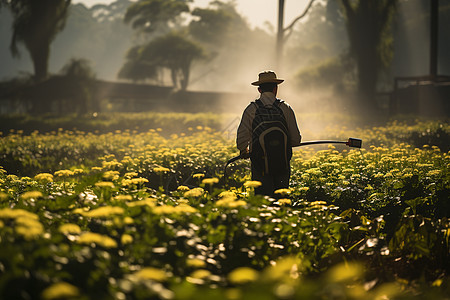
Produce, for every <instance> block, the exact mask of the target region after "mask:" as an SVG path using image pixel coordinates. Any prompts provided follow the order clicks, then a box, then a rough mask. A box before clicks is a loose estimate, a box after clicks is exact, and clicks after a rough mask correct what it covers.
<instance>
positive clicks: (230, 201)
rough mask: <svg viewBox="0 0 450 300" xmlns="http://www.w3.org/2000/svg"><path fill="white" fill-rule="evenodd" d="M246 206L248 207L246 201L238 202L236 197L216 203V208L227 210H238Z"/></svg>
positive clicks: (226, 198)
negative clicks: (237, 208)
mask: <svg viewBox="0 0 450 300" xmlns="http://www.w3.org/2000/svg"><path fill="white" fill-rule="evenodd" d="M245 205H247V202H245V201H244V200H236V198H234V197H223V198H222V199H220V200H218V201H217V202H216V206H219V207H227V208H236V207H239V206H245Z"/></svg>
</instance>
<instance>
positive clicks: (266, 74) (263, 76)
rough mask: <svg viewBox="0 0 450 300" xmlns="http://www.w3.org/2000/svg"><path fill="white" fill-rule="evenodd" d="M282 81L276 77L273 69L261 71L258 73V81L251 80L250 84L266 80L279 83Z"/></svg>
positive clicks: (266, 81)
mask: <svg viewBox="0 0 450 300" xmlns="http://www.w3.org/2000/svg"><path fill="white" fill-rule="evenodd" d="M283 81H284V79H278V78H277V74H275V72H274V71H263V72H261V73H259V74H258V81H255V82H252V85H261V84H263V83H268V82H272V83H276V84H280V83H282V82H283Z"/></svg>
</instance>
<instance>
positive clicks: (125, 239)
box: [120, 233, 133, 245]
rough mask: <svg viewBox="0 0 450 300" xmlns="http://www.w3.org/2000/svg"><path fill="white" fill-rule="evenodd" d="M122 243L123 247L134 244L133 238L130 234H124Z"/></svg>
mask: <svg viewBox="0 0 450 300" xmlns="http://www.w3.org/2000/svg"><path fill="white" fill-rule="evenodd" d="M120 242H121V243H122V244H123V245H126V244H131V243H132V242H133V237H132V236H131V235H129V234H126V233H124V234H122V237H121V238H120Z"/></svg>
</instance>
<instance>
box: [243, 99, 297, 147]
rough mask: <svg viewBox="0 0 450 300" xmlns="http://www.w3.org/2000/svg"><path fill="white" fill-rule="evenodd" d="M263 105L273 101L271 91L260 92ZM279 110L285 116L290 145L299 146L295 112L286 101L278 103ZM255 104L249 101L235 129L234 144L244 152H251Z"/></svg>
mask: <svg viewBox="0 0 450 300" xmlns="http://www.w3.org/2000/svg"><path fill="white" fill-rule="evenodd" d="M259 99H260V100H261V102H262V103H263V104H264V105H271V104H273V103H274V102H275V100H276V98H275V95H274V94H273V93H272V92H265V93H263V94H261V97H260V98H259ZM280 108H281V110H282V111H283V113H284V117H285V118H286V123H287V126H288V131H289V136H290V139H291V146H292V147H295V146H299V145H300V142H301V140H302V136H301V135H300V131H299V129H298V126H297V121H296V119H295V114H294V111H293V110H292V108H291V107H290V106H289V104H287V103H286V102H284V101H283V102H282V103H281V105H280ZM255 112H256V105H254V104H253V102H252V103H250V104H249V105H248V106H247V108H246V109H245V110H244V113H243V114H242V118H241V123H240V124H239V127H238V130H237V138H236V146H237V148H238V149H239V151H241V152H244V151H246V149H249V151H250V152H251V149H250V147H251V141H252V122H253V119H254V118H255Z"/></svg>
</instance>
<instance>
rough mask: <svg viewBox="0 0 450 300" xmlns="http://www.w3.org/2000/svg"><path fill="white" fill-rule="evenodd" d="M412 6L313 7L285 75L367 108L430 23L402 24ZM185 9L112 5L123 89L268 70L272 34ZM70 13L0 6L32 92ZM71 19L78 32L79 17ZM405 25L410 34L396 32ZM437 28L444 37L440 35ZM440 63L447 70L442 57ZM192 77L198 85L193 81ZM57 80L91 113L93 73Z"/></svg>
mask: <svg viewBox="0 0 450 300" xmlns="http://www.w3.org/2000/svg"><path fill="white" fill-rule="evenodd" d="M414 1H416V0H404V1H400V0H355V1H350V0H327V1H324V2H321V1H316V2H315V3H314V5H312V6H311V9H310V10H309V11H308V18H307V20H306V21H305V22H303V23H299V24H297V25H296V26H295V27H292V28H291V27H289V29H290V30H291V33H290V34H291V36H290V39H289V42H288V43H287V47H285V51H284V53H283V55H284V58H285V59H284V61H283V62H284V65H285V68H286V69H287V70H289V71H290V72H292V71H293V70H294V69H296V70H302V71H300V72H298V71H297V73H298V75H297V79H298V85H299V86H302V85H303V86H305V85H306V84H309V83H311V84H317V83H319V84H320V82H323V84H324V85H334V86H336V87H338V88H340V89H353V86H355V88H354V90H355V91H357V92H358V94H359V96H360V97H359V99H362V101H364V102H366V103H368V104H370V105H369V106H371V108H373V107H374V103H375V102H374V94H375V93H376V91H377V89H378V88H379V86H380V82H381V79H382V77H383V76H385V75H384V74H386V73H387V72H388V71H389V69H390V68H392V59H393V57H395V52H394V48H395V47H397V49H401V51H405V52H406V50H405V45H404V44H405V42H404V40H403V36H404V34H402V33H401V32H402V31H401V30H406V29H404V28H406V27H407V26H409V27H408V28H414V26H412V25H411V24H413V23H414V22H415V21H416V20H417V19H419V18H422V17H421V16H424V17H427V14H428V13H427V8H428V7H427V6H426V5H425V6H424V5H423V4H421V5H419V8H420V11H419V12H415V14H414V16H413V15H411V19H409V20H404V19H402V18H400V16H399V14H398V12H397V11H396V9H397V8H398V6H399V5H404V6H408V5H409V4H410V3H413V2H414ZM191 2H192V1H189V0H139V1H136V2H129V1H127V0H119V1H117V2H116V6H119V4H120V5H122V7H124V6H125V7H126V9H124V15H123V17H121V18H123V19H122V21H123V23H124V24H126V25H127V26H129V27H130V28H131V29H132V30H133V31H134V33H135V36H134V38H133V40H134V44H133V45H132V46H131V47H130V48H129V49H128V51H127V53H126V54H125V55H124V58H125V62H124V63H123V65H122V66H121V68H120V70H119V71H118V77H119V78H120V79H125V80H131V81H133V82H153V83H157V84H163V82H164V81H165V79H167V78H169V79H170V81H171V82H172V85H173V87H174V88H176V89H180V90H186V89H187V88H188V86H189V85H190V84H192V83H194V82H196V81H198V80H203V81H205V83H208V82H209V83H211V82H214V81H213V79H215V80H216V81H217V80H218V79H219V78H220V77H225V78H232V77H233V76H232V74H234V73H236V72H248V73H250V74H253V75H252V76H254V73H255V72H254V70H250V71H248V70H245V68H242V65H243V63H244V62H251V63H252V64H253V66H265V65H270V63H268V62H270V60H271V59H272V58H273V57H274V51H275V37H274V32H273V31H272V32H270V30H271V29H270V28H269V27H268V28H267V29H266V30H265V31H264V30H261V29H259V28H255V29H251V28H250V26H249V24H248V22H247V21H246V20H245V19H244V18H243V17H242V16H241V15H240V14H239V13H238V12H237V11H236V7H235V4H234V3H233V1H227V2H225V1H211V3H210V5H209V6H208V7H206V8H192V7H191V6H190V3H191ZM416 2H417V1H416ZM411 6H413V5H411ZM71 7H73V5H71V1H70V0H40V1H33V0H0V10H4V9H5V8H7V9H8V10H9V11H10V12H11V13H12V16H13V23H12V37H11V41H10V50H11V53H12V54H13V55H14V56H19V55H20V54H21V51H20V47H19V45H23V46H24V47H25V49H26V50H27V52H28V53H29V54H30V57H31V60H32V62H33V68H34V81H35V82H40V81H43V80H45V79H46V78H47V77H48V64H49V57H50V46H51V44H52V42H53V41H54V40H55V38H56V36H57V35H58V34H59V33H60V32H62V31H63V30H64V28H65V25H66V23H67V19H68V16H69V14H70V13H71V10H70V8H71ZM440 9H441V10H440V13H441V14H442V15H443V16H444V18H442V19H443V20H444V21H443V22H441V24H442V23H443V24H444V25H445V24H447V23H448V21H446V20H447V19H446V18H445V16H448V15H449V14H450V3H449V1H448V0H441V8H440ZM73 12H74V13H77V14H79V13H80V11H73ZM83 13H85V12H83ZM275 13H276V12H274V14H275ZM77 18H79V19H78V20H77V22H81V23H82V18H83V16H82V15H77ZM400 21H401V22H403V23H401V24H400V23H399V22H400ZM81 23H80V24H81ZM402 24H407V25H405V26H404V27H403V29H402ZM441 27H442V30H443V31H444V32H448V29H447V27H446V26H441ZM449 28H450V27H449ZM268 41H270V43H268ZM305 41H307V43H305ZM399 41H402V44H400V43H399ZM442 42H443V43H442V44H443V45H444V46H441V47H447V48H448V44H449V43H448V41H446V40H443V41H442ZM268 45H273V47H268ZM408 50H409V49H408ZM397 57H398V56H397ZM442 58H443V61H444V62H446V60H447V61H448V55H442ZM77 70H78V71H77ZM193 70H194V71H195V75H197V78H193V76H192V74H193ZM219 70H220V71H219ZM60 75H61V76H64V77H65V78H66V79H67V80H71V81H73V82H77V83H76V84H78V85H79V86H80V89H79V90H80V95H77V96H76V98H77V99H78V100H77V101H79V103H81V105H80V109H79V111H80V112H81V113H83V112H86V111H89V110H92V109H93V107H94V106H93V105H92V101H94V99H90V98H91V96H90V94H91V93H90V92H89V89H90V88H89V82H90V81H92V80H93V79H94V78H95V74H94V72H93V67H92V66H91V64H90V63H89V62H88V61H87V60H85V59H77V58H73V59H71V60H70V61H69V62H68V63H67V64H66V65H65V66H64V68H63V69H62V70H61V73H60ZM80 99H84V100H80ZM89 103H91V104H89Z"/></svg>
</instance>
